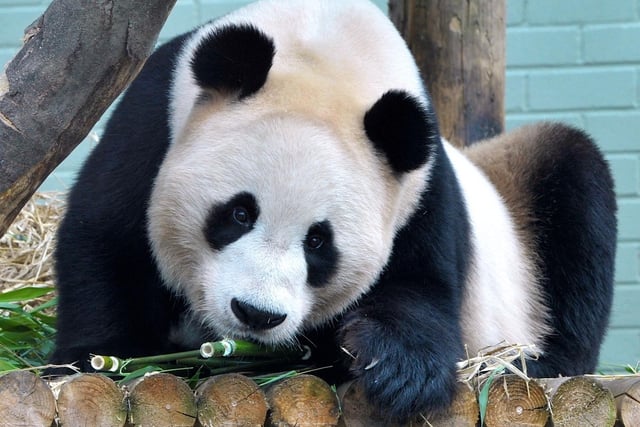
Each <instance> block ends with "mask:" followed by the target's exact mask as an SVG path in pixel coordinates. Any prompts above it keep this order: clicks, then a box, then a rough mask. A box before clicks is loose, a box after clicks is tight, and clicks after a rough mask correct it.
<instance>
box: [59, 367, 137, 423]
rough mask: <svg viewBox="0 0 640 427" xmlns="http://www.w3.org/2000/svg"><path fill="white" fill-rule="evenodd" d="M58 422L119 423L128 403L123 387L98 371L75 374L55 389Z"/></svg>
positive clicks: (123, 421) (125, 417)
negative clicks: (56, 390)
mask: <svg viewBox="0 0 640 427" xmlns="http://www.w3.org/2000/svg"><path fill="white" fill-rule="evenodd" d="M57 406H58V423H59V425H60V426H62V427H65V426H111V427H122V426H123V425H124V424H125V423H126V422H127V405H126V402H125V396H124V392H123V391H122V389H120V388H119V387H118V386H117V385H116V383H115V382H113V380H112V379H110V378H108V377H106V376H104V375H100V374H77V375H73V376H71V377H70V378H69V379H68V380H67V381H65V382H64V383H62V385H61V386H60V389H59V392H58V399H57Z"/></svg>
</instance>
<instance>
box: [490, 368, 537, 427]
mask: <svg viewBox="0 0 640 427" xmlns="http://www.w3.org/2000/svg"><path fill="white" fill-rule="evenodd" d="M548 419H549V412H548V404H547V396H546V395H545V393H544V389H543V388H542V387H541V386H540V385H539V384H538V383H536V382H535V381H526V380H524V379H523V378H520V377H519V376H517V375H505V376H503V377H499V378H496V379H495V380H494V382H493V383H492V384H491V386H490V388H489V399H488V404H487V413H486V416H485V420H484V421H485V424H486V425H487V427H492V426H496V427H497V426H540V427H543V426H544V425H546V423H547V420H548Z"/></svg>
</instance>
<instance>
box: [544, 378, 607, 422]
mask: <svg viewBox="0 0 640 427" xmlns="http://www.w3.org/2000/svg"><path fill="white" fill-rule="evenodd" d="M536 381H538V382H539V383H541V384H544V386H545V389H546V391H547V393H548V394H549V395H550V400H551V419H552V421H553V425H554V426H555V427H582V426H585V425H597V426H599V427H611V426H613V425H614V424H615V421H616V406H615V402H614V400H613V395H612V394H611V391H609V390H608V389H606V388H604V387H603V386H602V384H601V383H600V381H598V380H597V379H596V378H594V377H568V378H550V379H539V380H536Z"/></svg>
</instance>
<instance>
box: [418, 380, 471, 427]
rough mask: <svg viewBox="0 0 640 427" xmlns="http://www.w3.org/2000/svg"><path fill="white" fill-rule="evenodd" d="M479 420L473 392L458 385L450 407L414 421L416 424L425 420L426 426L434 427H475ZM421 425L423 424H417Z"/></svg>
mask: <svg viewBox="0 0 640 427" xmlns="http://www.w3.org/2000/svg"><path fill="white" fill-rule="evenodd" d="M479 418H480V409H479V408H478V399H476V394H475V393H474V391H473V390H471V389H470V388H469V387H467V386H466V385H464V384H460V385H459V387H458V392H457V393H456V397H455V399H454V400H453V403H452V404H451V406H450V407H449V408H448V409H447V410H446V411H443V412H441V413H438V414H433V415H427V416H425V417H424V418H423V417H419V418H417V419H416V424H417V423H419V422H420V421H421V420H424V419H426V421H427V425H431V426H434V427H475V426H476V424H477V423H478V420H479ZM417 425H423V424H417Z"/></svg>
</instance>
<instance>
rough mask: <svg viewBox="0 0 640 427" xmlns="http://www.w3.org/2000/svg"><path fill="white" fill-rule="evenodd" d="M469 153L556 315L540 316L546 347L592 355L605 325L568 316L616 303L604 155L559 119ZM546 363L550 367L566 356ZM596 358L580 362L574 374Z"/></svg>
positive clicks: (611, 206)
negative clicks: (501, 207)
mask: <svg viewBox="0 0 640 427" xmlns="http://www.w3.org/2000/svg"><path fill="white" fill-rule="evenodd" d="M464 153H465V154H466V156H467V157H468V158H469V159H470V160H471V161H472V162H473V163H474V164H475V165H477V166H478V167H479V168H480V169H481V170H482V172H483V173H484V175H486V177H487V178H488V179H489V180H490V181H491V183H492V184H493V185H494V186H495V188H496V190H497V191H498V193H499V194H500V197H501V198H502V199H503V200H504V201H505V206H506V207H507V208H508V209H509V212H510V215H511V217H512V218H513V221H514V225H515V228H516V231H517V233H518V235H519V239H521V241H522V242H523V245H524V247H525V250H526V251H527V252H528V253H529V254H530V258H531V259H532V260H533V261H534V262H535V263H536V265H535V269H536V275H537V282H538V283H539V288H540V291H541V292H542V297H543V299H544V301H545V305H547V307H548V308H549V309H550V310H551V313H552V315H546V314H545V313H538V316H537V317H538V318H540V316H542V317H547V318H548V319H547V322H548V324H549V327H550V328H551V331H553V333H552V334H550V335H548V336H547V337H545V339H544V342H543V347H544V349H545V350H546V352H547V353H550V354H554V355H559V354H565V355H566V354H575V353H577V352H582V353H584V354H593V352H592V349H593V348H594V347H596V348H597V347H599V345H600V340H601V338H602V335H603V334H604V330H605V328H606V324H605V323H600V324H598V325H597V327H595V324H594V325H588V326H587V325H586V324H584V323H580V324H579V323H576V322H575V318H574V319H572V317H571V316H572V315H573V313H589V315H590V316H593V317H597V318H606V317H607V316H608V313H609V310H610V305H611V298H612V287H611V286H610V284H611V283H612V281H613V265H614V258H615V250H616V248H615V244H616V243H615V242H616V234H617V230H616V228H617V227H616V219H615V213H616V201H615V196H614V193H613V191H612V188H613V180H612V177H611V173H610V171H609V167H608V165H607V163H606V161H605V159H604V157H603V155H602V153H601V152H600V151H599V149H598V148H597V146H596V145H595V143H594V142H593V141H592V140H591V139H590V138H589V137H588V135H586V134H585V133H583V132H582V131H579V130H577V129H574V128H572V127H569V126H566V125H563V124H558V123H542V124H537V125H531V126H525V127H523V128H521V129H518V130H515V131H513V132H510V133H507V134H505V135H501V136H498V137H495V138H493V139H490V140H487V141H483V142H480V143H478V144H474V145H472V146H471V147H469V148H467V149H465V150H464ZM569 343H571V344H569ZM569 345H571V348H569ZM545 363H546V366H547V368H549V367H550V366H553V365H556V366H557V365H559V364H561V363H564V364H566V360H560V359H558V360H550V361H545ZM595 363H596V360H595V359H593V360H590V362H589V364H587V365H585V366H578V365H576V366H575V367H574V369H575V372H576V374H577V373H579V372H581V371H584V370H585V369H586V370H589V369H593V366H595ZM534 369H535V368H534ZM533 373H534V375H536V374H537V375H545V374H546V375H550V374H552V371H551V370H549V371H548V372H547V371H541V372H537V371H535V370H534V371H533ZM568 374H570V373H568Z"/></svg>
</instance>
